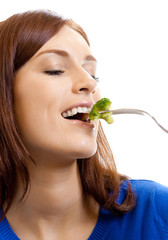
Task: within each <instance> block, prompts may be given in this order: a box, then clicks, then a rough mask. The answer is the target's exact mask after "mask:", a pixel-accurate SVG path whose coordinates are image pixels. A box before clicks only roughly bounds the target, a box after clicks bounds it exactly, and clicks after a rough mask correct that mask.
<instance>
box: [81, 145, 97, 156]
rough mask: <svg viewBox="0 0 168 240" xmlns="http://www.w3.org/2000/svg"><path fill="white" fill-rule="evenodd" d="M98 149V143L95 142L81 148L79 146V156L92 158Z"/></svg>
mask: <svg viewBox="0 0 168 240" xmlns="http://www.w3.org/2000/svg"><path fill="white" fill-rule="evenodd" d="M96 151H97V143H95V144H92V145H91V144H90V145H89V144H87V145H86V146H82V147H81V148H78V152H77V158H78V159H82V158H90V157H92V156H93V155H94V154H95V153H96Z"/></svg>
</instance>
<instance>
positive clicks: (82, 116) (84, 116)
mask: <svg viewBox="0 0 168 240" xmlns="http://www.w3.org/2000/svg"><path fill="white" fill-rule="evenodd" d="M64 118H65V119H69V120H80V121H83V122H88V123H90V122H91V121H90V119H89V114H88V113H77V114H75V115H73V116H67V117H64Z"/></svg>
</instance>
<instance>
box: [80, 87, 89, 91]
mask: <svg viewBox="0 0 168 240" xmlns="http://www.w3.org/2000/svg"><path fill="white" fill-rule="evenodd" d="M79 91H88V88H80V89H79Z"/></svg>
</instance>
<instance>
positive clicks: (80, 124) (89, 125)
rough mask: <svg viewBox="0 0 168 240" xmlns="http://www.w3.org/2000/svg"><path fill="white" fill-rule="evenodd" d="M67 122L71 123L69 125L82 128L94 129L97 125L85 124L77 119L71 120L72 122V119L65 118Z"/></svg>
mask: <svg viewBox="0 0 168 240" xmlns="http://www.w3.org/2000/svg"><path fill="white" fill-rule="evenodd" d="M65 120H66V121H69V123H72V124H76V125H79V126H81V127H86V128H92V129H93V128H95V124H94V123H92V122H90V123H88V122H83V121H81V120H77V119H74V120H72V119H71V120H70V119H66V118H65Z"/></svg>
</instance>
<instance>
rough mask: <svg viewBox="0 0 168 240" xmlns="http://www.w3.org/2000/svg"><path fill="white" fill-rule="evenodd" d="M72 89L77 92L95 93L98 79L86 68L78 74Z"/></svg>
mask: <svg viewBox="0 0 168 240" xmlns="http://www.w3.org/2000/svg"><path fill="white" fill-rule="evenodd" d="M74 79H75V80H74V81H73V87H72V91H73V93H77V94H94V92H95V91H96V88H97V82H96V80H95V79H94V78H93V77H92V76H91V75H90V74H89V73H88V72H86V71H85V70H82V71H81V73H80V74H79V73H78V74H76V76H75V78H74Z"/></svg>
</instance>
